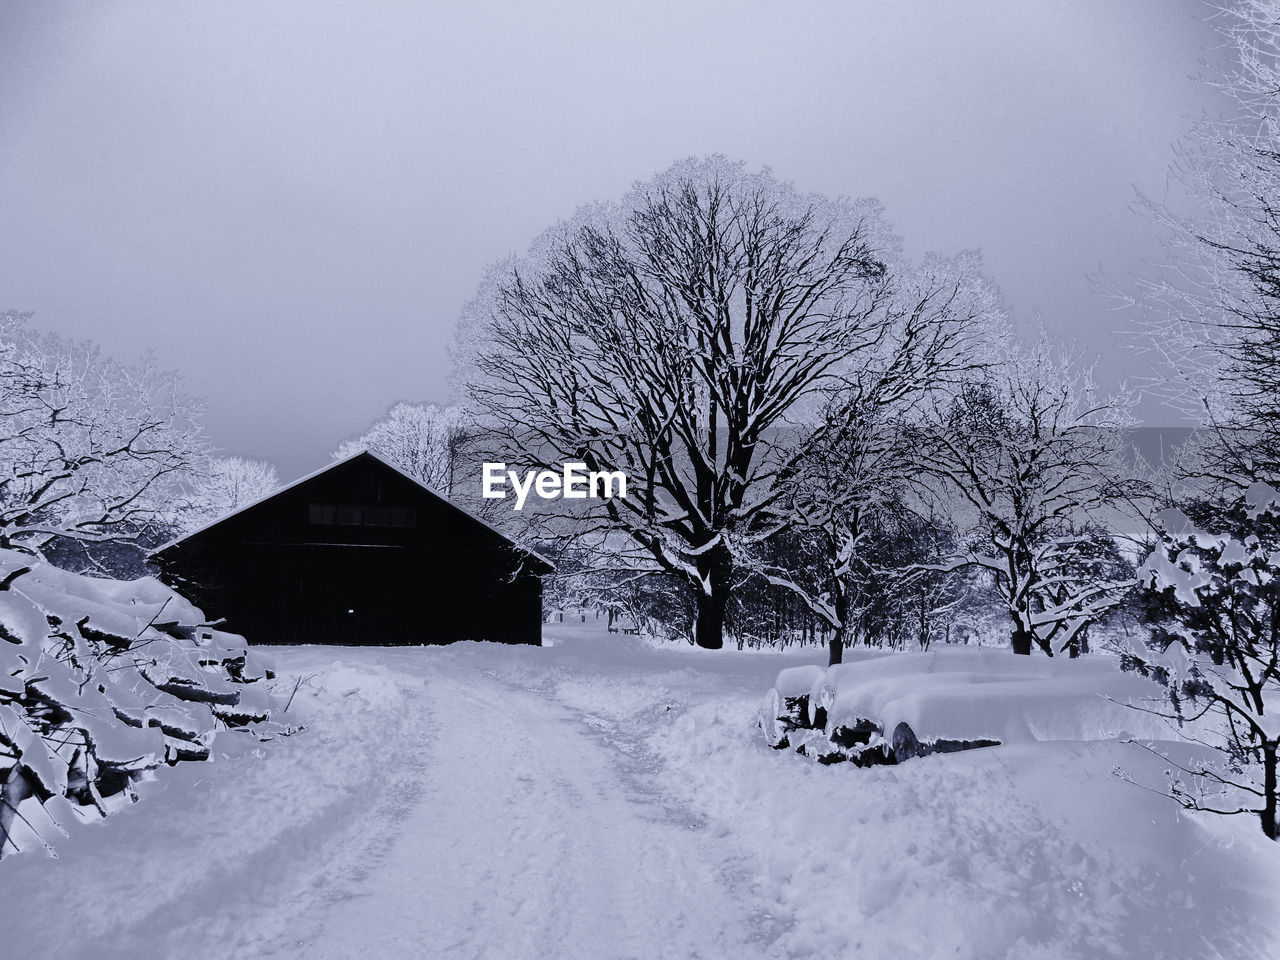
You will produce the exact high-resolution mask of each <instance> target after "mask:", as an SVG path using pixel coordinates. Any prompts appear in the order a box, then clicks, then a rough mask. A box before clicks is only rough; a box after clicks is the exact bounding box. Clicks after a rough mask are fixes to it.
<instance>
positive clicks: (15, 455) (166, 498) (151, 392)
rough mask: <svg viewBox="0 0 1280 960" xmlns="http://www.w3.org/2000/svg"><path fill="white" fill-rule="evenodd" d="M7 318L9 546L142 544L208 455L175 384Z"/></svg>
mask: <svg viewBox="0 0 1280 960" xmlns="http://www.w3.org/2000/svg"><path fill="white" fill-rule="evenodd" d="M25 320H26V317H25V316H24V315H20V314H13V313H8V314H4V315H3V316H0V462H2V464H3V469H2V470H0V548H13V549H19V550H25V551H27V552H40V551H43V550H45V549H46V548H49V547H51V546H54V545H56V544H57V543H58V542H59V541H65V540H68V539H70V540H76V541H82V542H84V541H91V542H99V543H101V542H107V541H114V540H128V539H134V538H136V537H137V536H138V534H139V532H140V531H141V530H143V529H145V528H147V527H148V526H150V525H152V524H154V523H156V522H157V521H159V520H160V519H161V518H163V517H164V516H165V515H166V514H167V513H168V512H169V508H170V504H171V501H172V500H173V499H175V497H177V496H178V495H180V493H181V491H182V490H183V488H184V485H185V484H186V483H187V482H188V481H189V480H190V477H191V471H192V468H193V467H194V466H195V465H197V464H198V463H200V462H201V461H202V460H203V458H204V457H205V456H206V451H207V444H206V442H205V440H204V438H203V436H202V434H201V431H200V428H199V426H198V425H197V423H196V414H197V409H196V407H195V405H194V404H193V403H192V402H191V401H190V400H189V399H188V398H186V397H185V396H184V395H183V394H182V393H181V391H180V389H179V385H178V381H177V378H176V377H175V376H174V375H172V374H166V373H162V372H160V371H158V370H156V369H155V368H154V367H153V366H151V365H150V364H143V365H140V366H127V365H124V364H121V363H117V362H115V361H113V360H110V359H108V358H106V357H103V356H102V355H101V354H100V353H99V352H98V351H97V349H96V348H95V347H93V346H92V345H90V344H79V343H70V342H67V341H64V340H61V339H59V338H56V337H53V336H48V335H43V336H42V335H37V334H34V333H32V332H31V331H29V330H28V329H27V328H26V327H25V325H24V324H25Z"/></svg>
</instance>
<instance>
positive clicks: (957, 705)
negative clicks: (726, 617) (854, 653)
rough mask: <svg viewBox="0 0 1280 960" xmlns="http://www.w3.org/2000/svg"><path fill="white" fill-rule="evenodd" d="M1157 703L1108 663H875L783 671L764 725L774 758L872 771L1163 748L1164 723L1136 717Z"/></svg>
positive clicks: (958, 653) (951, 657)
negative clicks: (982, 752) (942, 758)
mask: <svg viewBox="0 0 1280 960" xmlns="http://www.w3.org/2000/svg"><path fill="white" fill-rule="evenodd" d="M1158 692H1159V689H1158V687H1156V686H1155V684H1153V683H1151V682H1150V681H1148V680H1145V679H1143V678H1142V677H1139V676H1137V675H1135V674H1131V673H1122V672H1120V671H1119V670H1118V669H1117V664H1116V662H1115V660H1114V659H1112V658H1110V657H1104V656H1094V657H1085V658H1081V659H1076V660H1070V659H1067V658H1054V659H1049V658H1047V657H1046V658H1040V657H1017V656H1013V655H1011V654H1010V653H1009V652H1008V651H1007V650H994V649H986V648H975V647H946V648H942V649H938V650H934V651H930V652H928V653H908V654H893V653H888V654H872V653H870V652H868V653H867V654H865V655H864V656H862V657H860V658H859V659H857V660H854V661H852V662H846V663H843V664H839V665H837V666H834V667H830V668H828V669H825V670H824V669H822V668H821V667H817V666H805V667H792V668H790V669H787V670H783V671H782V672H781V673H780V674H778V679H777V681H776V682H775V683H774V686H773V688H772V689H771V690H770V691H769V693H768V694H767V695H766V696H765V698H764V701H763V702H762V703H761V705H760V714H759V722H760V727H761V729H762V730H763V731H764V735H765V739H766V740H767V741H768V742H769V744H770V745H771V746H773V747H776V748H777V749H783V748H785V747H790V748H792V749H794V750H795V751H796V752H797V753H800V754H802V755H804V756H807V757H810V758H812V759H815V760H818V761H819V762H822V763H838V762H841V761H846V760H848V761H851V762H853V763H855V764H857V765H858V766H868V765H872V764H884V763H890V764H892V763H900V762H902V761H903V760H906V759H909V758H911V757H918V756H926V755H928V754H931V753H948V752H954V751H957V750H966V749H971V748H974V747H982V746H995V745H997V744H1001V743H1018V742H1029V741H1038V740H1077V741H1079V740H1108V739H1114V738H1122V739H1123V738H1127V737H1130V736H1151V737H1160V736H1162V735H1163V736H1167V735H1168V728H1167V727H1166V726H1165V725H1164V724H1163V723H1162V722H1161V721H1160V720H1158V719H1157V718H1153V717H1150V716H1149V715H1147V714H1143V713H1141V712H1139V711H1136V710H1133V709H1130V707H1129V703H1130V702H1141V701H1149V700H1150V699H1151V698H1152V697H1153V696H1156V695H1158Z"/></svg>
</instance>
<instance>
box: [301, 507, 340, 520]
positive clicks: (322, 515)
mask: <svg viewBox="0 0 1280 960" xmlns="http://www.w3.org/2000/svg"><path fill="white" fill-rule="evenodd" d="M307 512H308V517H309V519H310V521H311V522H312V523H336V522H337V508H336V507H334V505H333V504H332V503H312V504H309V505H308V511H307Z"/></svg>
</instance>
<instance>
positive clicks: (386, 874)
mask: <svg viewBox="0 0 1280 960" xmlns="http://www.w3.org/2000/svg"><path fill="white" fill-rule="evenodd" d="M546 630H547V631H548V639H549V640H551V641H552V642H553V645H551V646H548V647H544V648H531V647H505V646H500V645H494V644H472V643H466V644H455V645H452V646H447V647H434V648H400V649H356V648H319V647H295V648H276V649H274V650H273V651H271V652H272V655H273V659H274V660H275V661H276V664H277V666H278V668H279V669H280V670H281V671H282V676H288V675H290V674H292V675H296V676H300V677H303V678H305V679H304V680H303V682H302V683H301V685H300V686H299V688H298V692H297V694H296V696H295V697H294V700H293V703H292V705H291V707H290V710H289V713H288V715H287V716H285V717H283V718H282V719H283V720H286V721H291V722H294V723H297V722H304V723H305V724H306V729H305V730H304V731H303V732H302V733H299V734H296V735H294V736H290V737H286V738H283V739H278V740H275V741H273V742H271V743H267V744H260V743H257V742H256V741H254V740H253V739H252V738H250V737H239V738H238V737H219V738H218V740H217V741H216V744H215V749H214V753H215V762H213V763H211V764H210V763H196V764H183V765H179V766H178V767H175V768H173V769H166V770H163V771H161V773H160V775H159V776H158V777H157V779H155V780H154V781H152V782H147V783H142V784H140V785H139V788H138V792H139V794H140V796H141V801H140V802H139V803H137V804H132V805H129V806H127V807H125V808H124V809H121V810H119V811H118V812H116V813H114V814H113V815H112V816H111V817H108V818H107V819H105V820H102V821H100V822H94V823H85V824H80V823H75V822H67V823H64V826H65V827H66V829H67V830H68V832H69V833H70V836H69V837H68V838H66V839H61V840H59V842H58V852H59V855H60V859H58V860H56V861H54V860H49V859H47V858H45V857H43V856H41V855H39V854H28V855H22V856H18V857H13V858H10V859H7V860H5V861H4V862H3V863H0V903H3V904H4V908H3V916H4V955H5V956H18V957H20V956H37V955H39V956H57V957H59V958H66V960H77V958H82V957H83V958H89V957H94V958H104V960H110V958H126V957H127V958H131V960H148V958H169V957H174V956H199V957H201V958H208V960H218V958H236V960H246V958H253V957H277V958H295V957H296V958H304V957H305V958H319V960H324V958H339V957H343V958H345V957H357V956H358V957H369V958H374V957H402V956H403V957H414V956H430V957H439V958H480V957H493V958H504V960H506V958H512V960H521V958H535V957H536V958H540V960H541V958H545V957H592V958H600V960H615V958H625V957H641V958H645V960H649V958H668V957H669V958H682V960H683V958H691V957H702V958H721V957H741V958H745V960H755V958H792V957H815V958H817V957H821V958H835V957H857V956H866V957H870V958H882V957H883V958H890V957H892V958H895V960H911V958H926V957H929V958H931V957H938V956H948V957H960V958H975V960H976V958H984V960H985V958H1010V960H1012V958H1019V960H1021V958H1027V960H1047V958H1054V960H1061V958H1077V957H1079V958H1086V957H1087V958H1096V957H1115V958H1120V957H1143V958H1147V957H1150V958H1182V957H1186V958H1193V957H1194V958H1197V960H1201V958H1210V957H1268V956H1275V955H1276V954H1277V952H1278V951H1277V947H1276V944H1277V943H1280V939H1278V938H1280V920H1278V919H1277V917H1276V914H1275V911H1274V902H1275V896H1276V891H1277V890H1280V862H1278V861H1280V858H1278V857H1277V856H1276V848H1275V847H1274V845H1273V844H1271V843H1269V842H1268V841H1266V840H1265V839H1264V838H1263V837H1262V836H1261V833H1260V831H1258V829H1257V826H1256V823H1253V822H1250V821H1247V820H1245V819H1244V818H1215V817H1211V816H1207V815H1200V816H1195V817H1188V816H1187V815H1186V814H1185V813H1183V812H1182V811H1181V810H1180V809H1179V808H1178V807H1177V806H1176V805H1175V804H1173V803H1172V802H1171V801H1169V800H1168V799H1166V798H1165V797H1163V796H1159V795H1157V794H1155V793H1152V792H1149V791H1144V790H1142V789H1140V788H1138V787H1137V786H1134V785H1133V784H1130V783H1126V782H1125V781H1124V780H1122V779H1121V778H1120V777H1117V776H1115V775H1113V773H1112V771H1113V770H1114V769H1115V768H1116V767H1122V768H1124V769H1125V770H1126V771H1127V772H1128V773H1129V774H1130V775H1131V776H1132V777H1133V779H1135V780H1138V781H1139V782H1144V783H1151V784H1158V783H1159V782H1160V777H1161V774H1160V770H1161V769H1162V768H1161V762H1160V761H1159V759H1158V758H1156V757H1154V756H1153V755H1152V754H1150V753H1148V752H1147V751H1145V750H1143V749H1142V748H1141V747H1139V746H1136V745H1134V744H1130V743H1123V742H1119V741H1117V740H1096V739H1089V740H1082V739H1058V740H1042V739H1035V738H1034V737H1033V736H1026V737H1023V738H1021V739H1020V740H1019V742H1017V743H1011V744H1006V745H1004V746H1000V747H992V748H986V749H981V750H973V751H968V752H964V753H957V754H947V755H935V756H930V757H925V758H921V759H915V760H911V761H908V762H906V763H903V764H901V765H899V766H894V767H872V768H866V769H856V768H853V767H852V766H851V765H848V764H841V765H836V766H831V767H825V766H820V765H817V764H813V763H809V762H807V761H805V760H804V759H803V758H800V757H797V756H795V755H794V754H792V753H790V752H786V751H774V750H771V749H769V747H768V746H767V745H766V744H765V742H764V740H763V738H762V737H761V735H760V732H759V730H758V729H757V728H756V726H755V718H756V709H757V704H758V702H759V699H760V696H761V694H762V693H763V692H764V691H765V690H767V689H769V687H770V686H771V685H772V684H773V682H774V678H775V677H777V676H778V675H779V672H780V671H781V670H783V669H784V668H801V669H800V670H797V671H795V672H793V673H790V674H788V675H787V676H788V683H789V684H790V686H789V687H788V689H799V688H803V682H804V681H805V679H806V678H807V679H808V680H809V683H810V686H812V680H813V678H814V677H815V676H816V675H821V674H825V672H826V671H825V670H824V669H823V668H822V667H821V666H819V665H818V661H820V660H821V659H822V653H821V652H820V651H813V650H810V651H807V652H799V653H795V652H793V653H775V652H743V653H739V652H737V651H732V650H724V651H701V650H694V649H689V648H671V647H667V648H656V647H654V646H651V645H649V644H648V643H646V642H645V641H644V640H643V639H641V638H636V637H627V636H621V635H619V634H608V633H607V632H606V629H605V626H604V622H603V621H601V622H600V624H599V626H598V627H597V626H596V625H595V624H591V623H588V624H584V625H579V624H565V625H548V626H547V627H546ZM938 652H939V653H950V651H938ZM968 652H969V653H979V654H982V655H984V656H985V655H987V654H989V655H990V656H991V657H992V658H993V659H992V661H991V662H990V663H989V664H988V663H986V662H985V661H984V662H983V663H982V664H981V666H982V667H983V669H984V670H987V669H988V668H989V670H990V672H991V674H992V676H993V677H994V678H995V679H992V680H990V681H988V682H980V679H979V678H978V676H977V671H976V670H975V671H974V672H973V681H974V682H972V683H970V682H968V681H964V683H967V684H968V686H970V687H972V688H973V689H974V691H987V692H988V693H989V694H990V693H993V692H998V691H1000V690H1001V689H1002V687H1003V685H1006V684H1009V683H1014V682H1015V681H1014V679H1013V678H1014V677H1015V675H1016V672H1017V670H1019V669H1022V667H1021V664H1019V665H1018V666H1008V665H1007V664H1005V663H1004V662H1003V660H1004V659H1005V658H1007V659H1010V660H1011V659H1013V658H1012V655H1011V654H1008V653H1007V651H995V650H991V651H968ZM1002 654H1003V655H1004V656H1003V657H1002V656H1001V655H1002ZM1019 659H1020V660H1022V661H1028V660H1030V659H1031V658H1019ZM947 660H948V658H947V657H941V658H938V659H937V660H935V661H934V663H935V664H937V665H938V666H935V673H938V672H939V671H940V670H941V668H942V667H945V666H947V662H946V661H947ZM897 661H905V658H903V657H900V656H898V655H880V656H871V657H863V658H860V659H858V660H855V661H853V662H851V663H849V664H848V665H847V667H846V668H843V670H842V672H844V673H846V674H847V675H848V676H849V677H853V676H856V675H857V674H858V672H859V671H864V672H873V671H879V672H880V674H882V675H883V676H884V677H886V678H887V679H892V678H893V677H895V676H896V677H897V678H898V680H899V681H900V683H899V686H900V688H901V695H900V696H897V697H894V698H892V699H886V700H885V703H886V704H888V703H891V702H901V703H903V707H902V709H903V710H904V711H905V712H904V714H903V715H904V716H905V715H907V712H909V711H915V713H914V714H912V715H913V716H918V717H920V718H921V722H922V723H923V722H926V721H925V719H924V718H927V717H928V716H929V710H928V709H927V707H926V705H925V698H923V697H918V698H916V701H915V702H913V703H909V702H908V701H909V700H910V698H908V697H906V687H907V683H906V677H907V675H908V673H913V675H915V676H917V677H919V676H920V675H921V674H920V673H919V672H918V669H916V670H915V671H912V670H909V669H908V667H907V665H906V664H905V663H903V664H901V665H899V666H896V667H895V666H894V664H895V662H897ZM921 663H923V661H921ZM918 666H919V664H917V667H918ZM1037 669H1043V668H1042V667H1040V666H1037ZM1092 669H1093V668H1092V667H1085V668H1084V669H1083V670H1082V671H1079V672H1080V673H1082V674H1088V675H1089V676H1090V677H1094V675H1093V674H1092V673H1090V672H1089V671H1091V670H1092ZM1073 670H1074V668H1069V669H1068V670H1067V671H1066V672H1065V673H1063V674H1061V675H1058V679H1061V680H1064V681H1066V682H1068V683H1070V681H1071V680H1072V675H1073V674H1072V671H1073ZM941 672H948V671H941ZM949 672H950V673H951V674H953V675H954V676H961V675H964V671H962V670H959V669H957V670H951V671H949ZM924 675H925V676H928V675H929V674H927V673H926V674H924ZM1052 678H1053V675H1051V674H1045V675H1044V676H1043V677H1041V678H1040V680H1036V681H1035V682H1041V681H1043V683H1044V684H1045V685H1046V687H1047V684H1048V683H1049V681H1050V680H1051V679H1052ZM1024 679H1025V678H1024ZM1094 679H1096V677H1094ZM792 680H794V683H792ZM847 682H848V684H850V685H851V686H850V689H852V686H856V683H855V681H853V680H852V679H850V680H848V681H847ZM1026 682H1031V681H1026ZM891 685H892V684H891ZM1024 685H1025V684H1024ZM288 686H289V687H290V688H292V682H290V683H288ZM954 686H956V687H959V686H961V684H960V683H959V682H957V683H955V684H954ZM1041 689H1042V691H1043V690H1044V689H1045V688H1041ZM964 702H965V701H964V700H963V698H958V699H956V701H955V703H956V704H958V705H963V703H964ZM1027 709H1029V707H1028V708H1027ZM1117 709H1121V708H1117ZM1037 722H1043V723H1045V724H1048V725H1050V726H1052V730H1049V728H1048V727H1046V728H1045V729H1046V730H1049V732H1051V733H1059V732H1066V733H1071V732H1073V731H1074V732H1075V733H1081V732H1082V731H1083V725H1082V723H1081V722H1080V721H1078V720H1072V721H1070V722H1068V721H1067V720H1065V719H1064V718H1063V717H1062V716H1060V715H1059V714H1056V713H1052V712H1051V713H1050V715H1049V716H1048V717H1047V718H1046V719H1042V720H1041V721H1037ZM1133 722H1136V720H1135V721H1133ZM1041 732H1042V733H1043V732H1044V731H1041ZM1083 732H1086V733H1087V732H1088V731H1083Z"/></svg>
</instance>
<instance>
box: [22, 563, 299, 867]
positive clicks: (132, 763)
mask: <svg viewBox="0 0 1280 960" xmlns="http://www.w3.org/2000/svg"><path fill="white" fill-rule="evenodd" d="M273 676H274V674H273V673H272V672H271V670H270V669H269V668H267V667H266V666H265V665H258V664H251V663H250V661H249V658H248V653H247V650H246V649H245V648H244V646H243V641H242V640H240V638H238V637H234V636H232V635H230V634H225V633H221V632H219V631H217V630H213V629H211V628H210V627H209V626H208V625H207V624H206V623H205V620H204V616H203V614H202V613H201V612H200V610H198V609H197V608H196V607H194V606H192V605H191V604H190V603H188V602H187V601H185V600H183V599H182V598H181V597H180V596H178V594H176V593H174V592H173V591H172V590H170V589H169V588H168V587H165V586H164V585H163V584H161V583H160V582H159V581H156V580H153V579H142V580H134V581H119V580H101V579H94V578H91V577H86V576H81V575H78V574H74V573H70V572H67V571H65V570H60V569H58V568H56V567H53V566H51V565H49V564H47V563H44V562H41V561H37V560H34V559H33V558H32V557H30V556H28V555H26V554H23V553H19V552H17V551H13V550H0V856H4V855H5V854H6V853H8V852H13V851H16V850H19V849H22V848H23V847H24V846H25V845H27V844H29V843H31V842H43V841H42V840H40V834H41V827H40V825H38V824H37V823H34V822H33V821H32V816H33V815H35V814H37V813H39V812H40V808H41V807H43V808H44V810H43V815H45V816H47V818H48V820H49V821H50V822H53V823H55V824H56V823H57V819H56V817H57V814H58V813H59V811H63V812H65V811H68V810H70V811H74V812H75V813H77V814H79V815H81V816H82V817H94V816H104V815H106V814H107V813H108V812H109V811H110V810H111V809H112V808H113V806H114V805H117V804H119V803H121V802H125V801H126V800H136V799H137V796H136V793H135V791H134V784H135V783H136V782H137V781H139V780H141V779H144V778H146V777H148V776H149V775H150V774H151V772H152V771H154V770H155V769H157V768H158V767H159V766H160V765H161V764H175V763H178V762H179V761H183V760H206V759H208V758H209V756H210V746H211V744H212V743H213V739H214V736H215V733H216V731H218V730H220V729H232V730H237V731H244V732H246V733H247V734H249V735H251V736H254V737H256V738H258V739H263V740H265V739H269V738H270V737H272V736H273V735H276V734H279V733H283V732H287V730H286V729H284V728H282V727H281V726H280V725H278V724H275V723H273V722H271V720H270V713H271V711H270V701H271V695H270V692H269V690H268V681H269V680H271V679H272V678H273ZM46 848H48V847H47V844H46Z"/></svg>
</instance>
